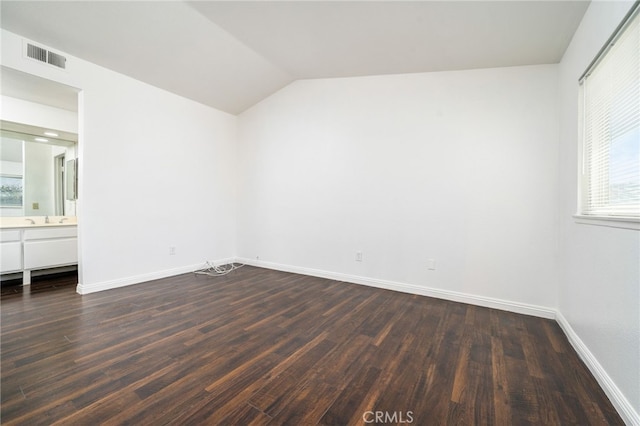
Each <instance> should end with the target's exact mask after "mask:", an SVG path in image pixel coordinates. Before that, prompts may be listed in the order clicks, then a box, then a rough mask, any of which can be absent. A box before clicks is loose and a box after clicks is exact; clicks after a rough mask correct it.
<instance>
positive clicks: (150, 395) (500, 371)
mask: <svg viewBox="0 0 640 426" xmlns="http://www.w3.org/2000/svg"><path fill="white" fill-rule="evenodd" d="M40 288H41V287H40ZM1 308H2V309H1V311H2V312H1V320H2V334H1V356H2V365H1V367H2V370H1V410H0V414H1V421H2V423H3V424H4V425H25V424H29V425H51V424H56V425H58V424H59V425H96V424H105V425H119V424H132V425H134V424H135V425H164V424H168V425H199V424H206V425H264V424H270V425H316V424H320V425H351V424H353V425H358V424H416V425H530V424H539V425H553V424H557V425H567V424H577V425H621V424H623V422H622V420H621V419H620V417H619V416H618V415H617V413H616V412H615V410H614V409H613V407H612V405H611V404H610V402H609V401H608V399H607V398H606V396H605V395H604V393H603V392H602V390H601V389H600V388H599V387H598V385H597V383H596V381H595V380H594V378H593V377H592V376H591V374H590V373H589V371H588V370H587V368H586V367H585V366H584V364H583V363H582V362H581V361H580V360H579V358H578V356H577V355H576V353H575V352H574V350H573V349H572V348H571V346H570V344H569V343H568V341H567V339H566V337H565V336H564V335H563V333H562V331H561V330H560V328H559V327H558V325H557V324H556V323H555V322H554V321H551V320H545V319H540V318H534V317H529V316H525V315H518V314H513V313H508V312H502V311H498V310H493V309H487V308H480V307H475V306H471V305H465V304H461V303H454V302H449V301H443V300H438V299H432V298H427V297H422V296H415V295H409V294H403V293H396V292H391V291H387V290H381V289H375V288H368V287H364V286H358V285H353V284H347V283H343V282H336V281H331V280H325V279H320V278H313V277H307V276H302V275H296V274H289V273H283V272H276V271H270V270H265V269H260V268H254V267H249V266H245V267H243V268H241V269H239V270H237V271H234V272H232V273H231V274H229V275H227V276H224V277H215V278H214V277H208V276H199V275H194V274H185V275H181V276H177V277H172V278H167V279H162V280H157V281H152V282H148V283H144V284H138V285H135V286H129V287H125V288H121V289H115V290H110V291H105V292H100V293H94V294H89V295H85V296H80V295H78V294H76V293H75V286H73V285H61V284H60V283H58V285H53V286H50V287H48V291H34V292H31V291H30V290H29V289H25V290H24V291H20V292H18V291H14V292H11V291H8V290H7V291H5V289H4V288H3V292H2V304H1Z"/></svg>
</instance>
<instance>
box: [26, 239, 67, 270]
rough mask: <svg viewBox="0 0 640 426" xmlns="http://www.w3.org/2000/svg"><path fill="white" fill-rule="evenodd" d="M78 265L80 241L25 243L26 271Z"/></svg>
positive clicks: (63, 240) (64, 240)
mask: <svg viewBox="0 0 640 426" xmlns="http://www.w3.org/2000/svg"><path fill="white" fill-rule="evenodd" d="M73 263H78V239H77V238H65V239H58V240H51V241H25V243H24V269H37V268H47V267H54V266H61V265H69V264H73Z"/></svg>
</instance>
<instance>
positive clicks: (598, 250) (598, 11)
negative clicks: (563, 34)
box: [558, 1, 640, 424]
mask: <svg viewBox="0 0 640 426" xmlns="http://www.w3.org/2000/svg"><path fill="white" fill-rule="evenodd" d="M631 4H632V2H600V1H596V2H592V3H591V5H590V6H589V9H588V10H587V12H586V14H585V16H584V19H583V21H582V23H581V25H580V27H579V28H578V30H577V32H576V34H575V35H574V37H573V40H572V42H571V44H570V46H569V48H568V49H567V51H566V53H565V55H564V57H563V59H562V62H561V64H560V83H559V90H560V119H561V120H560V124H561V126H560V166H561V167H560V171H561V173H560V180H559V189H560V192H559V206H560V212H559V221H560V243H561V244H560V265H561V268H560V286H559V299H558V308H559V311H560V313H561V314H562V316H564V318H565V320H566V322H568V324H569V325H570V327H571V328H572V329H573V331H574V332H575V333H576V335H577V337H578V338H579V339H581V341H582V342H583V343H584V345H585V346H586V347H587V348H588V350H589V351H590V352H591V354H592V355H593V356H594V357H595V359H597V362H598V363H599V364H600V366H601V367H602V369H603V370H604V372H605V374H608V376H609V378H610V379H611V380H612V381H613V382H614V383H615V385H616V386H617V388H618V389H619V391H620V393H621V394H622V395H611V394H610V397H613V399H614V402H617V403H618V408H619V410H620V409H621V408H623V409H624V408H625V407H624V406H621V405H620V402H621V401H615V397H616V396H617V397H623V398H626V399H627V401H628V403H629V404H630V406H631V407H633V408H632V409H633V410H635V413H632V412H631V411H628V412H627V413H626V414H627V417H626V418H627V419H629V418H633V419H634V420H635V422H636V424H640V417H639V416H638V413H639V412H640V232H638V231H633V230H626V229H615V228H607V227H602V226H593V225H583V224H576V223H575V222H574V220H573V218H572V215H573V214H575V213H576V206H577V176H578V168H577V156H578V154H577V149H578V78H579V77H580V76H581V75H582V73H583V72H584V70H585V69H586V68H587V66H588V65H589V63H590V62H591V60H592V59H593V58H594V57H595V56H596V54H597V53H598V51H599V50H600V48H601V47H602V46H603V45H604V43H605V42H606V41H607V39H608V38H609V36H610V35H611V34H612V33H613V31H614V30H615V28H616V27H617V25H618V24H619V23H620V22H621V20H622V18H623V17H624V15H625V14H626V13H627V11H628V10H629V8H630V6H631ZM622 403H624V401H622ZM626 408H627V409H628V408H629V407H626Z"/></svg>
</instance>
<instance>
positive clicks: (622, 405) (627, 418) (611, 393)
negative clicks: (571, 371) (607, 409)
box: [556, 312, 640, 426]
mask: <svg viewBox="0 0 640 426" xmlns="http://www.w3.org/2000/svg"><path fill="white" fill-rule="evenodd" d="M556 321H557V322H558V324H559V325H560V328H562V331H564V334H565V335H566V336H567V339H569V343H571V346H573V348H574V349H575V350H576V352H577V353H578V355H579V356H580V358H581V359H582V361H583V362H584V363H585V364H586V366H587V368H588V369H589V371H591V374H593V376H594V377H595V378H596V380H597V381H598V383H599V384H600V387H601V388H602V390H604V393H605V394H606V395H607V396H608V397H609V400H610V401H611V403H612V404H613V406H614V407H615V408H616V410H617V411H618V414H620V417H622V420H623V421H624V422H625V424H627V425H634V426H640V415H639V414H638V413H637V412H636V411H635V410H634V409H633V407H632V406H631V404H630V403H629V401H628V400H627V398H625V396H624V395H623V394H622V392H621V391H620V389H619V388H618V386H616V384H615V383H614V381H613V380H611V377H609V375H608V374H607V372H606V371H605V369H604V368H603V367H602V365H600V363H599V362H598V360H597V358H596V357H595V356H594V355H593V354H592V353H591V351H590V350H589V348H588V347H587V345H585V344H584V342H583V341H582V339H580V337H579V336H578V334H577V333H576V332H575V330H574V329H573V327H571V324H569V321H567V319H566V318H565V317H564V315H562V313H560V312H557V313H556Z"/></svg>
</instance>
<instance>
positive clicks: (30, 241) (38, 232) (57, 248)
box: [0, 225, 78, 284]
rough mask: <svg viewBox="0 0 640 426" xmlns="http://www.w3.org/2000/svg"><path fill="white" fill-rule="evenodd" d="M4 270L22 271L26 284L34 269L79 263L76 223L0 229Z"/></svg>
mask: <svg viewBox="0 0 640 426" xmlns="http://www.w3.org/2000/svg"><path fill="white" fill-rule="evenodd" d="M0 253H1V256H2V258H1V260H2V262H1V266H0V272H1V273H3V274H4V273H15V272H22V274H23V278H22V283H23V284H30V283H31V271H33V270H39V269H48V268H55V267H59V266H69V265H75V264H77V263H78V230H77V226H76V225H60V226H28V227H24V228H13V229H2V230H0Z"/></svg>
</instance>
